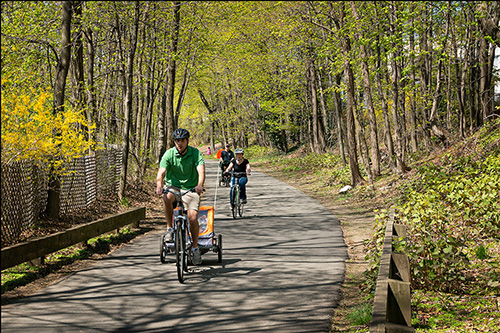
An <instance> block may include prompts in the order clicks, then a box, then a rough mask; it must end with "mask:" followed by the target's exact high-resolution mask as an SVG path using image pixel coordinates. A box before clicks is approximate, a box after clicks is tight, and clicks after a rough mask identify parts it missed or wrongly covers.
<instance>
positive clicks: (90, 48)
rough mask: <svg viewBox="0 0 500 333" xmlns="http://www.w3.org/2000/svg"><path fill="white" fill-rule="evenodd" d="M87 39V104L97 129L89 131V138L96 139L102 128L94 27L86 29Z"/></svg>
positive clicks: (89, 118)
mask: <svg viewBox="0 0 500 333" xmlns="http://www.w3.org/2000/svg"><path fill="white" fill-rule="evenodd" d="M84 35H85V41H86V45H87V49H86V51H87V59H88V64H87V87H86V88H87V106H88V108H89V111H88V112H87V114H88V120H89V125H90V124H91V122H92V121H93V122H94V123H95V131H93V132H92V134H90V133H89V140H93V141H95V140H96V133H99V132H100V130H101V126H100V121H99V117H97V113H96V110H97V104H96V97H95V96H96V93H95V85H94V60H95V49H94V40H93V32H92V29H90V28H87V29H86V30H85V33H84Z"/></svg>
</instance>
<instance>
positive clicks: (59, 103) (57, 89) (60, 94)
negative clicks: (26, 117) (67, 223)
mask: <svg viewBox="0 0 500 333" xmlns="http://www.w3.org/2000/svg"><path fill="white" fill-rule="evenodd" d="M72 14H73V1H63V3H62V26H61V51H60V54H59V59H58V61H57V67H56V77H55V82H54V108H53V109H52V114H54V115H56V114H58V113H61V112H64V91H65V89H66V78H67V76H68V70H69V64H70V61H71V16H72ZM54 135H55V136H60V135H61V133H54ZM60 192H61V175H60V172H59V170H56V169H55V168H54V167H51V170H50V179H49V190H48V198H47V207H46V208H45V213H46V214H47V217H49V218H50V219H57V218H59V211H60V208H61V200H60Z"/></svg>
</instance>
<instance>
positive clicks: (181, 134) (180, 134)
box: [174, 128, 189, 140]
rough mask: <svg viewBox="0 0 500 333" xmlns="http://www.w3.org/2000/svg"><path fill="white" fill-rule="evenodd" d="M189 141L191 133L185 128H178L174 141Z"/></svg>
mask: <svg viewBox="0 0 500 333" xmlns="http://www.w3.org/2000/svg"><path fill="white" fill-rule="evenodd" d="M178 139H189V131H188V130H186V129H184V128H178V129H176V130H175V131H174V140H178Z"/></svg>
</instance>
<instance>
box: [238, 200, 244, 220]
mask: <svg viewBox="0 0 500 333" xmlns="http://www.w3.org/2000/svg"><path fill="white" fill-rule="evenodd" d="M238 201H239V200H238ZM243 206H244V205H243V204H242V203H241V202H240V203H239V204H238V215H239V216H240V217H243Z"/></svg>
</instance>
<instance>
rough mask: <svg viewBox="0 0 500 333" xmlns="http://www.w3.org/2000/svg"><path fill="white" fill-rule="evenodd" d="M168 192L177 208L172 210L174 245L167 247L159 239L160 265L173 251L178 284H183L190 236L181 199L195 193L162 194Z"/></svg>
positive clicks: (190, 254) (190, 259) (163, 240)
mask: <svg viewBox="0 0 500 333" xmlns="http://www.w3.org/2000/svg"><path fill="white" fill-rule="evenodd" d="M167 192H170V193H172V194H173V195H175V202H176V203H177V206H176V207H175V208H178V210H177V209H175V210H174V221H173V224H174V244H173V247H172V246H169V242H167V241H166V240H165V236H166V235H163V236H162V238H161V248H160V260H161V262H162V263H165V262H166V255H167V253H168V252H172V251H175V263H176V266H177V278H178V280H179V282H180V283H183V282H184V273H185V272H187V271H188V261H191V262H192V259H193V258H192V256H193V254H192V252H191V246H192V241H191V236H190V233H191V231H190V228H189V220H188V218H187V211H186V210H185V209H184V202H183V201H182V197H183V196H184V195H185V194H187V193H189V192H195V190H194V189H190V190H187V191H184V192H176V191H174V190H172V189H170V188H167V189H163V193H167ZM172 248H173V249H172Z"/></svg>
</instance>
